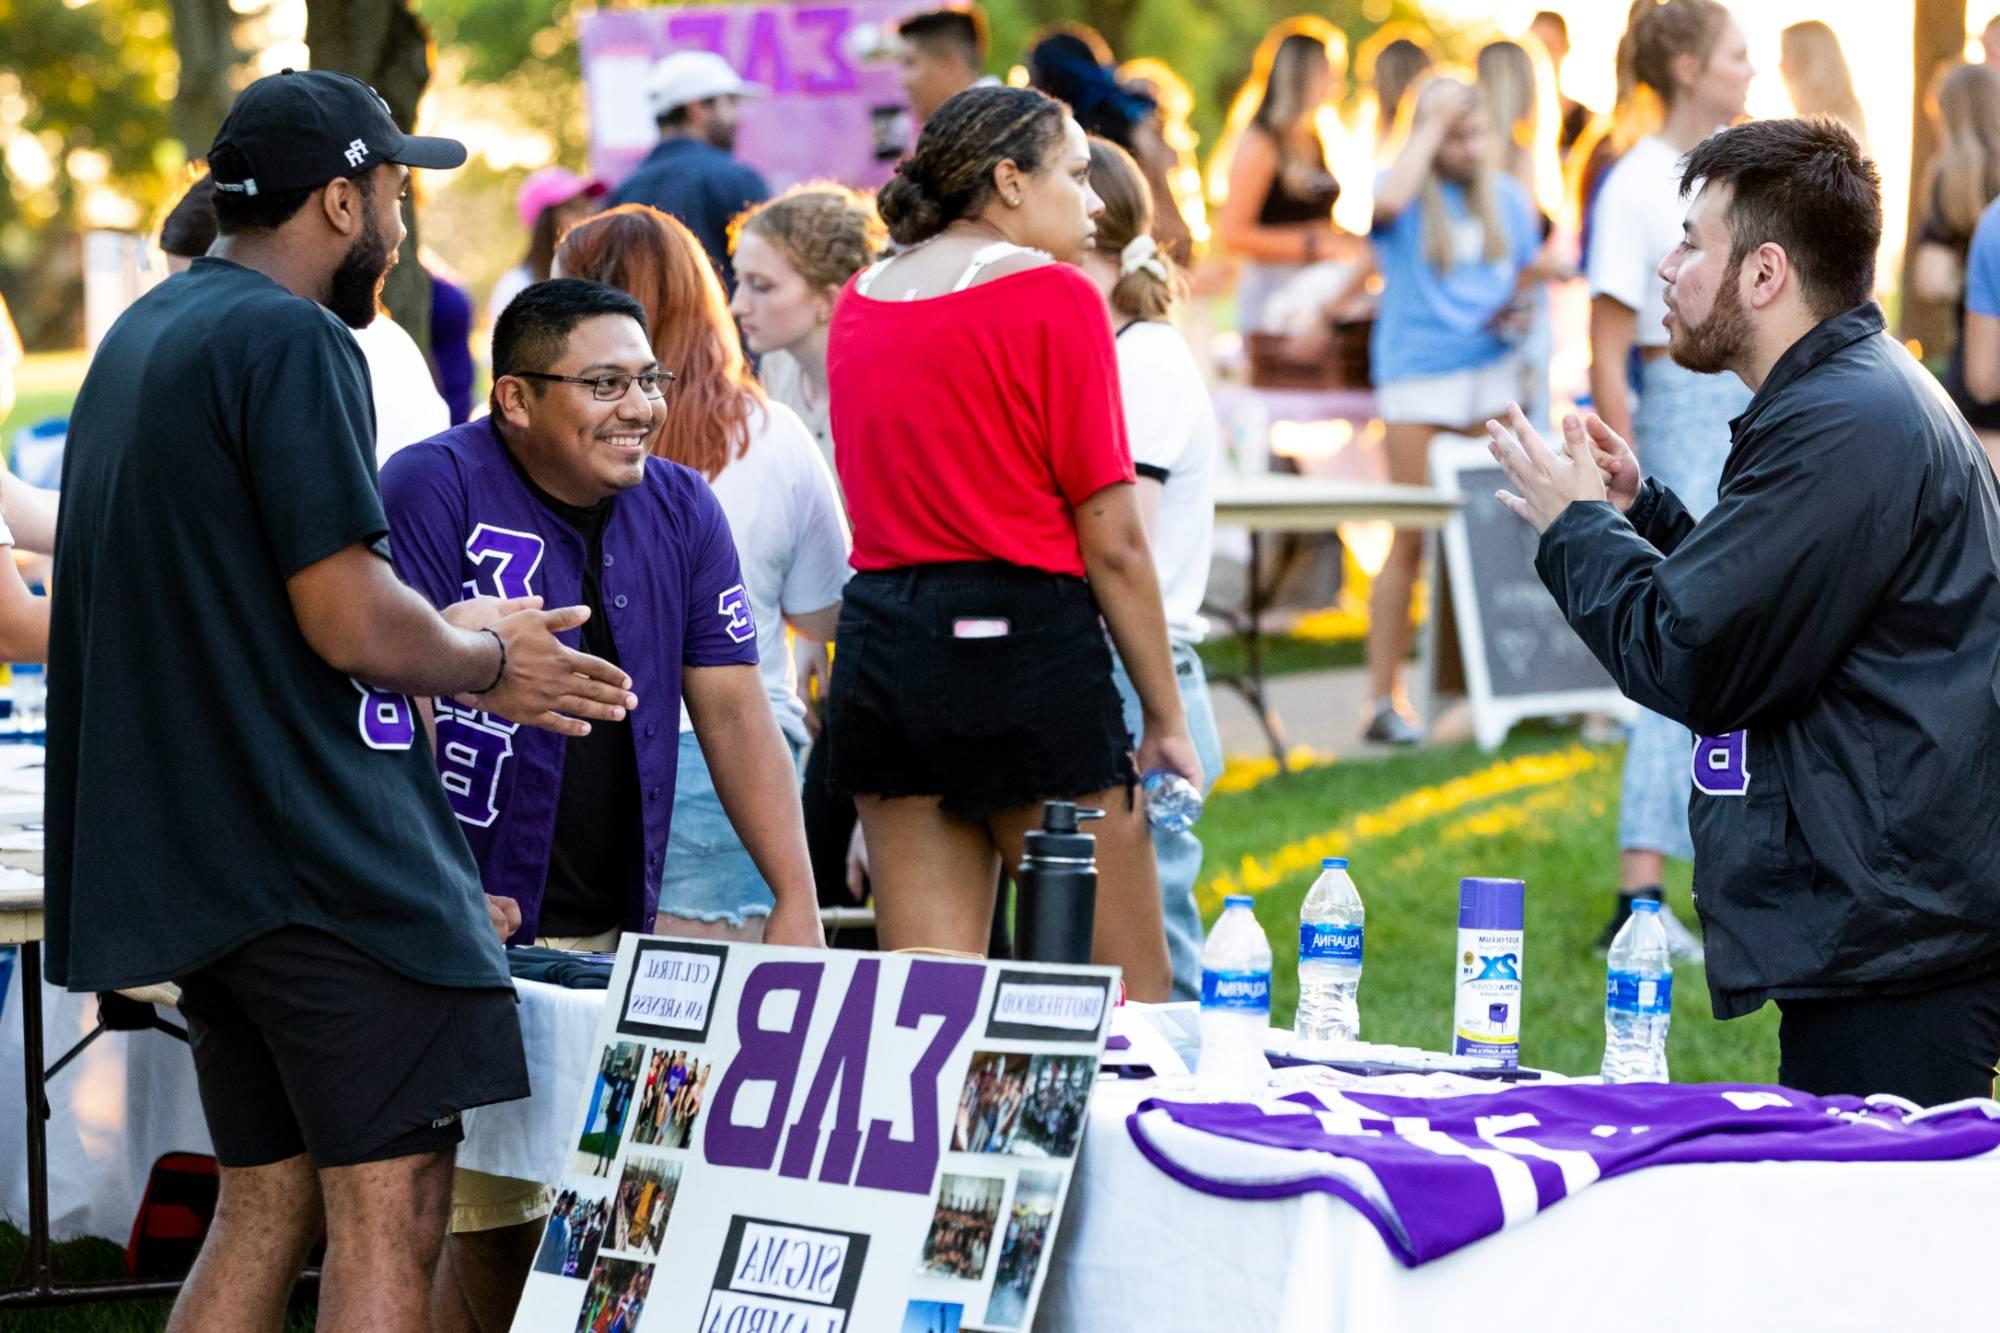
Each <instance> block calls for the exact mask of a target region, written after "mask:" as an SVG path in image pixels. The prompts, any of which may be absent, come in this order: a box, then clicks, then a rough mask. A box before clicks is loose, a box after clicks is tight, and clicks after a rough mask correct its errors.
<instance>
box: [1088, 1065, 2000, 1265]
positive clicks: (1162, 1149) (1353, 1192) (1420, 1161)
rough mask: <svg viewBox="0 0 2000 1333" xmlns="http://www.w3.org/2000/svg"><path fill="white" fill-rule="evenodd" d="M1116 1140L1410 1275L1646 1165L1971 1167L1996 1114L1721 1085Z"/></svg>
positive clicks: (1167, 1109)
mask: <svg viewBox="0 0 2000 1333" xmlns="http://www.w3.org/2000/svg"><path fill="white" fill-rule="evenodd" d="M1126 1127H1127V1128H1128V1129H1129V1130H1130V1132H1131V1134H1132V1140H1133V1142H1134V1143H1135V1144H1137V1145H1138V1148H1139V1151H1140V1153H1141V1154H1143V1155H1144V1156H1145V1157H1146V1159H1147V1160H1148V1161H1150V1162H1152V1163H1153V1164H1154V1165H1155V1166H1157V1167H1159V1168H1160V1169H1161V1170H1162V1171H1165V1172H1166V1173H1167V1174H1168V1175H1171V1176H1173V1177H1174V1178H1175V1179H1176V1180H1179V1181H1181V1182H1182V1183H1183V1184H1186V1185H1188V1186H1191V1187H1192V1188H1194V1189H1198V1190H1202V1191H1204V1192H1205V1193H1209V1194H1218V1195H1222V1196H1224V1197H1227V1198H1237V1199H1281V1198H1290V1197H1292V1196H1294V1195H1298V1194H1304V1193H1306V1192H1308V1191H1311V1190H1320V1191H1324V1192H1325V1193H1328V1194H1333V1195H1337V1196H1339V1197H1340V1198H1342V1199H1345V1200H1347V1201H1348V1202H1349V1203H1351V1204H1353V1205H1354V1206H1355V1207H1356V1208H1358V1209H1360V1210H1361V1212H1362V1215H1363V1216H1365V1217H1367V1219H1368V1220H1369V1221H1370V1222H1371V1223H1373V1224H1374V1226H1375V1229H1376V1230H1377V1231H1378V1232H1380V1233H1381V1236H1382V1239H1383V1241H1384V1242H1385V1243H1386V1244H1387V1245H1388V1246H1389V1248H1390V1250H1391V1251H1393V1252H1394V1253H1395V1255H1396V1257H1397V1258H1398V1259H1400V1260H1401V1261H1402V1262H1403V1263H1404V1264H1406V1265H1409V1266H1412V1267H1414V1266H1415V1265H1417V1264H1420V1263H1424V1262H1426V1261H1428V1260H1431V1259H1435V1258H1437V1257H1438V1256H1439V1255H1442V1254H1449V1253H1450V1252H1451V1251H1453V1250H1455V1249H1458V1248H1459V1247H1460V1246H1463V1245H1469V1244H1471V1243H1472V1242H1473V1241H1475V1240H1479V1239H1480V1238H1482V1237H1485V1236H1490V1235H1492V1234H1494V1233H1495V1232H1497V1231H1499V1230H1500V1229H1501V1228H1503V1227H1507V1226H1512V1225H1514V1224H1516V1223H1518V1222H1522V1221H1525V1220H1526V1219H1528V1218H1530V1217H1533V1216H1534V1215H1535V1214H1536V1213H1538V1212H1540V1211H1541V1210H1542V1209H1544V1208H1549V1207H1551V1206H1553V1205H1554V1204H1556V1203H1558V1202H1559V1201H1561V1200H1563V1199H1565V1198H1568V1197H1569V1196H1570V1195H1572V1194H1575V1193H1576V1192H1577V1191H1578V1190H1581V1189H1583V1188H1585V1187H1586V1186H1588V1185H1590V1184H1592V1183H1594V1182H1596V1181H1598V1180H1604V1179H1607V1178H1609V1177H1611V1176H1617V1175H1623V1174H1625V1173H1626V1172H1628V1171H1637V1170H1639V1169H1640V1168H1642V1167H1648V1166H1676V1165H1685V1164H1688V1163H1695V1162H1767V1161H1768V1162H1787V1161H1789V1162H1847V1161H1852V1162H1894V1161H1944V1160H1950V1159H1955V1158H1961V1157H1976V1156H1979V1155H1981V1154H1983V1153H1989V1152H1993V1151H1995V1150H1996V1149H2000V1103H1996V1102H1993V1101H1987V1100H1976V1101H1964V1102H1953V1103H1950V1104H1949V1105H1946V1106H1940V1107H1934V1108H1932V1109H1931V1110H1928V1111H1924V1110H1919V1109H1918V1108H1917V1107H1915V1106H1912V1105H1911V1104H1910V1103H1908V1102H1905V1101H1903V1100H1901V1099H1900V1098H1895V1097H1886V1096H1883V1097H1870V1098H1867V1099H1865V1100H1864V1099H1862V1098H1859V1097H1813V1096H1810V1095H1808V1094H1806V1093H1803V1092H1795V1091H1793V1090H1792V1089H1790V1088H1780V1087H1765V1086H1758V1085H1755V1084H1730V1083H1700V1084H1687V1085H1675V1084H1666V1083H1640V1084H1625V1085H1622V1086H1614V1087H1598V1086H1594V1085H1584V1084H1578V1085H1574V1086H1553V1087H1544V1088H1533V1087H1523V1088H1514V1089H1510V1090H1509V1091H1506V1092H1497V1093H1492V1094H1478V1093H1474V1094H1470V1095H1467V1096H1461V1097H1396V1096H1385V1095H1376V1094H1371V1093H1361V1092H1350V1093H1346V1094H1342V1093H1336V1092H1330V1091H1310V1092H1299V1093H1294V1094H1292V1095H1290V1096H1288V1097H1286V1098H1284V1099H1282V1100H1280V1101H1274V1102H1266V1103H1264V1104H1262V1105H1249V1104H1246V1103H1240V1102H1220V1103H1218V1102H1206V1103H1193V1102H1174V1101H1167V1100H1164V1099H1161V1098H1150V1099H1148V1100H1146V1101H1144V1102H1141V1103H1140V1104H1139V1107H1138V1109H1137V1110H1135V1111H1134V1112H1133V1113H1132V1114H1131V1116H1129V1117H1128V1118H1127V1120H1126Z"/></svg>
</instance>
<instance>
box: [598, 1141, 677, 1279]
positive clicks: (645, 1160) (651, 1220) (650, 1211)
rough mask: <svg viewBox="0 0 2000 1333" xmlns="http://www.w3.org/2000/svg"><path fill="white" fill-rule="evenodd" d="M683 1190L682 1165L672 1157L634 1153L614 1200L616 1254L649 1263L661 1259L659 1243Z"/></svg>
mask: <svg viewBox="0 0 2000 1333" xmlns="http://www.w3.org/2000/svg"><path fill="white" fill-rule="evenodd" d="M680 1189H681V1164H680V1162H679V1161H678V1160H676V1159H674V1158H671V1157H656V1156H652V1155H649V1154H646V1153H638V1152H635V1153H632V1154H631V1155H630V1156H628V1157H626V1159H625V1170H624V1172H623V1174H621V1175H620V1176H619V1177H618V1192H617V1193H615V1194H613V1195H612V1196H611V1238H610V1240H609V1241H608V1242H607V1244H609V1245H610V1247H611V1248H612V1249H614V1250H623V1251H625V1252H626V1253H628V1254H637V1255H640V1256H643V1257H644V1258H647V1259H657V1258H659V1257H660V1240H661V1239H662V1238H663V1237H664V1236H665V1235H666V1234H667V1218H668V1216H669V1215H671V1214H672V1212H673V1210H674V1200H675V1198H676V1197H678V1196H679V1194H680Z"/></svg>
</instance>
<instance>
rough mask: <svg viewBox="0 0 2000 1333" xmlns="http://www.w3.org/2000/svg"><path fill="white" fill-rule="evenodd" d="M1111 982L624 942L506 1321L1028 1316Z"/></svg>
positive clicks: (1046, 971) (632, 1326) (1070, 1163)
mask: <svg viewBox="0 0 2000 1333" xmlns="http://www.w3.org/2000/svg"><path fill="white" fill-rule="evenodd" d="M1116 975H1117V973H1116V970H1115V969H1111V968H1090V967H1045V966H1040V965H1037V964H1032V963H1008V964H1005V965H990V964H987V963H983V962H978V961H964V960H958V959H943V958H924V957H910V956H907V955H898V954H890V955H878V954H862V953H852V952H847V951H833V950H805V949H779V948H766V947H763V946H757V945H739V944H722V943H716V942H711V941H697V940H683V939H673V938H666V937H658V936H628V937H627V938H626V939H625V941H624V943H623V945H622V947H621V948H620V950H619V957H618V969H617V971H616V972H615V973H614V974H613V976H612V979H611V986H610V989H609V991H608V992H607V997H608V1001H607V1004H606V1006H605V1013H604V1017H603V1019H602V1021H601V1022H600V1023H599V1026H598V1037H597V1042H598V1046H597V1050H596V1052H595V1055H594V1061H593V1063H594V1065H595V1070H596V1077H595V1078H594V1080H593V1082H592V1087H591V1090H590V1095H589V1097H588V1099H587V1100H586V1101H585V1103H584V1105H583V1106H581V1107H580V1108H579V1111H580V1115H581V1119H580V1123H579V1124H578V1127H577V1130H576V1133H575V1135H574V1137H573V1139H571V1140H570V1144H571V1145H573V1149H574V1150H573V1153H572V1155H571V1157H570V1165H569V1170H568V1171H567V1173H566V1174H565V1175H564V1177H563V1182H562V1186H561V1189H560V1191H559V1193H558V1197H557V1202H556V1208H555V1212H554V1214H553V1215H552V1216H551V1217H550V1219H549V1221H548V1223H547V1225H546V1227H545V1230H544V1233H543V1238H542V1243H541V1245H540V1247H539V1249H538V1253H537V1258H536V1261H535V1265H534V1271H533V1272H532V1274H531V1275H530V1277H529V1279H528V1285H527V1288H526V1290H525V1292H524V1293H523V1295H522V1299H521V1306H520V1312H519V1314H518V1315H517V1316H516V1317H515V1321H514V1328H515V1329H516V1330H524V1331H525V1330H530V1329H532V1330H547V1329H572V1328H574V1329H577V1330H579V1331H580V1333H581V1331H582V1330H595V1329H603V1328H612V1327H618V1328H623V1329H627V1330H631V1331H632V1333H682V1331H685V1333H697V1331H699V1333H778V1331H779V1330H792V1331H793V1333H847V1331H848V1330H862V1331H865V1333H875V1331H876V1330H892V1331H893V1330H897V1329H918V1330H924V1331H925V1333H936V1331H937V1330H959V1329H967V1330H970V1329H991V1330H999V1331H1001V1333H1012V1331H1013V1330H1020V1329H1026V1328H1028V1327H1029V1326H1030V1325H1031V1323H1032V1320H1033V1317H1034V1310H1035V1305H1036V1303H1037V1301H1038V1300H1039V1299H1040V1295H1041V1287H1042V1282H1043V1278H1044V1275H1045V1273H1046V1271H1047V1262H1046V1259H1047V1256H1048V1254H1049V1252H1050V1250H1051V1248H1052V1247H1053V1244H1054V1241H1055V1231H1056V1225H1057V1221H1058V1219H1059V1218H1060V1217H1061V1213H1062V1201H1063V1197H1064V1195H1065V1194H1066V1193H1067V1191H1068V1188H1069V1182H1070V1177H1071V1175H1072V1172H1073V1170H1074V1167H1075V1164H1076V1159H1077V1153H1078V1151H1079V1148H1080V1145H1081V1141H1082V1134H1083V1125H1084V1121H1085V1118H1086V1113H1087V1110H1088V1104H1089V1098H1090V1092H1091V1088H1092V1086H1093V1085H1094V1084H1095V1082H1096V1078H1097V1069H1098V1064H1099V1062H1100V1060H1101V1058H1102V1056H1103V1052H1104V1042H1105V1037H1106V1034H1107V1032H1108V1029H1109V1024H1110V1017H1111V1008H1112V1005H1113V1003H1114V999H1113V996H1114V994H1115V991H1114V989H1113V986H1112V982H1113V980H1114V979H1115V977H1116ZM669 1256H670V1257H669ZM711 1275H712V1276H711Z"/></svg>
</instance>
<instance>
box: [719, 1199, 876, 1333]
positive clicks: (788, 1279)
mask: <svg viewBox="0 0 2000 1333" xmlns="http://www.w3.org/2000/svg"><path fill="white" fill-rule="evenodd" d="M867 1256H868V1237H867V1236H865V1235H862V1234H860V1233H858V1232H852V1231H829V1230H827V1229H825V1228H823V1227H804V1226H797V1225H795V1224H793V1223H790V1222H779V1221H774V1220H772V1219H769V1218H761V1217H741V1216H738V1217H732V1218H730V1219H729V1236H728V1239H727V1240H726V1241H725V1242H724V1244H723V1247H722V1260H721V1262H720V1263H719V1264H717V1265H716V1270H715V1286H714V1288H713V1289H712V1290H711V1291H710V1292H709V1294H708V1309H707V1311H706V1312H705V1313H704V1314H703V1316H702V1320H701V1325H700V1327H701V1328H703V1329H743V1330H746V1333H747V1330H750V1329H786V1330H791V1331H792V1333H843V1330H845V1329H846V1327H847V1316H848V1314H849V1313H850V1312H851V1311H852V1310H853V1309H854V1294H855V1292H856V1291H857V1290H858V1289H859V1288H860V1285H861V1268H862V1264H863V1263H864V1261H865V1260H866V1259H867Z"/></svg>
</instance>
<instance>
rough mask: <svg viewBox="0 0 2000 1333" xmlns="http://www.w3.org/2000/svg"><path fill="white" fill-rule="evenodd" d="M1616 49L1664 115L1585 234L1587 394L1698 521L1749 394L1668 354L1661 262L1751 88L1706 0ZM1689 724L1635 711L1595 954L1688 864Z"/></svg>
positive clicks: (1673, 12)
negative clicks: (1689, 185) (1689, 181)
mask: <svg viewBox="0 0 2000 1333" xmlns="http://www.w3.org/2000/svg"><path fill="white" fill-rule="evenodd" d="M1632 12H1633V21H1632V27H1631V29H1630V30H1629V31H1628V32H1627V33H1626V42H1625V46H1624V48H1623V49H1624V50H1625V52H1626V54H1627V57H1628V58H1629V59H1630V61H1631V63H1632V71H1633V77H1634V80H1635V82H1636V83H1637V84H1638V85H1639V86H1642V87H1644V88H1647V89H1650V90H1651V92H1652V94H1653V95H1654V96H1655V97H1656V98H1657V99H1658V101H1659V102H1660V104H1661V105H1662V106H1663V107H1664V108H1665V114H1666V119H1665V121H1664V123H1663V124H1662V125H1661V128H1660V131H1659V133H1658V134H1652V135H1648V136H1646V137H1645V138H1643V139H1641V140H1639V141H1638V142H1637V143H1635V144H1633V145H1632V147H1631V148H1630V149H1628V150H1627V151H1626V153H1625V155H1624V156H1623V157H1621V158H1619V159H1618V164H1617V165H1616V166H1614V167H1612V168H1611V171H1610V172H1609V173H1608V174H1607V175H1606V176H1605V178H1604V184H1603V186H1602V188H1601V189H1600V190H1599V192H1598V197H1597V202H1596V205H1595V211H1594V217H1593V221H1592V225H1591V241H1590V248H1589V253H1588V260H1587V263H1586V266H1585V272H1586V274H1587V276H1588V277H1589V279H1590V294H1591V308H1590V393H1591V399H1592V405H1593V408H1594V410H1595V411H1596V412H1597V414H1598V415H1599V416H1601V417H1603V418H1604V424H1605V425H1606V426H1608V427H1610V429H1611V431H1612V432H1613V433H1614V434H1616V435H1617V436H1618V437H1619V438H1621V439H1625V440H1630V441H1631V442H1632V447H1633V448H1634V449H1635V450H1637V451H1638V452H1639V453H1640V454H1641V456H1643V457H1644V458H1645V460H1646V464H1645V466H1646V470H1647V472H1648V473H1650V474H1651V475H1653V476H1656V477H1658V478H1660V480H1661V483H1662V484H1663V485H1665V486H1667V487H1668V488H1669V489H1671V490H1672V491H1673V492H1674V494H1676V495H1678V496H1680V497H1681V500H1682V502H1683V503H1684V504H1686V505H1687V507H1688V512H1689V513H1691V514H1693V515H1694V516H1695V517H1697V518H1699V517H1700V516H1701V515H1703V514H1705V513H1707V512H1708V510H1709V508H1710V507H1711V506H1712V505H1714V503H1715V497H1716V489H1717V487H1718V485H1719V484H1720V480H1721V476H1722V464H1723V460H1724V459H1725V458H1727V457H1728V456H1729V447H1730V446H1729V440H1730V421H1731V419H1732V418H1734V417H1735V416H1736V415H1737V414H1738V413H1740V412H1742V410H1743V409H1744V407H1745V406H1746V405H1747V404H1748V403H1749V401H1750V392H1749V390H1747V389H1746V388H1744V387H1743V385H1742V384H1741V383H1739V382H1738V381H1737V380H1736V379H1734V378H1733V377H1731V376H1727V375H1701V374H1697V373H1695V372H1694V371H1691V370H1689V369H1687V368H1686V367H1685V366H1683V365H1681V364H1680V363H1679V362H1677V361H1675V360H1674V359H1673V358H1672V357H1671V356H1670V355H1669V354H1668V350H1667V344H1668V333H1667V326H1666V323H1665V317H1666V315H1667V312H1668V307H1667V304H1666V281H1665V279H1663V278H1662V277H1661V276H1660V260H1661V258H1662V256H1664V255H1666V254H1667V253H1668V252H1669V251H1671V250H1673V249H1675V248H1676V247H1678V246H1679V245H1680V243H1681V219H1682V217H1683V216H1685V213H1686V209H1685V206H1684V205H1683V203H1682V202H1681V178H1680V162H1681V159H1682V158H1683V157H1684V156H1685V155H1686V154H1687V153H1688V152H1689V151H1690V150H1691V149H1693V148H1694V146H1695V145H1696V144H1699V143H1701V142H1702V141H1703V140H1704V139H1706V138H1708V137H1709V136H1710V135H1711V134H1714V133H1715V131H1716V130H1718V129H1720V128H1722V127H1723V126H1725V125H1728V124H1729V123H1730V122H1731V121H1734V120H1737V119H1740V118H1741V117H1742V115H1743V107H1744V101H1745V99H1746V98H1747V97H1748V96H1749V93H1750V80H1751V78H1752V77H1753V76H1754V75H1755V73H1756V71H1755V70H1754V69H1753V68H1752V67H1751V64H1750V54H1749V46H1748V44H1747V43H1746V42H1745V41H1744V37H1743V31H1742V29H1741V28H1739V27H1737V25H1736V20H1735V19H1733V18H1732V17H1730V14H1729V11H1728V10H1727V9H1725V8H1723V6H1722V5H1720V4H1718V3H1716V0H1666V3H1664V4H1660V5H1654V6H1648V5H1645V4H1641V5H1638V6H1635V7H1634V9H1633V11H1632ZM1634 347H1637V348H1638V349H1639V358H1640V366H1639V406H1638V410H1637V412H1636V413H1635V412H1634V411H1632V409H1631V408H1630V407H1629V406H1628V404H1629V401H1630V398H1629V394H1628V391H1627V383H1626V376H1627V374H1628V367H1629V363H1630V360H1631V356H1632V349H1633V348H1634ZM1693 743H1694V742H1693V737H1692V736H1690V735H1689V734H1688V731H1687V728H1685V727H1683V726H1681V725H1680V724H1679V723H1677V722H1673V721H1670V720H1669V719H1667V718H1664V717H1661V716H1660V715H1658V714H1657V713H1651V712H1643V713H1641V714H1640V715H1639V718H1638V720H1637V721H1636V722H1635V723H1634V724H1633V727H1632V741H1631V744H1630V746H1629V747H1628V748H1627V750H1626V752H1625V773H1624V795H1623V797H1622V799H1621V802H1620V807H1619V812H1618V847H1619V870H1618V900H1617V904H1616V907H1615V909H1614V911H1613V913H1612V917H1611V920H1610V921H1608V922H1606V923H1605V927H1604V932H1603V935H1602V937H1601V941H1600V947H1601V948H1607V949H1608V948H1609V947H1610V946H1611V940H1612V938H1613V937H1614V936H1615V935H1616V934H1617V933H1618V928H1619V927H1620V926H1621V925H1623V924H1624V922H1625V918H1626V917H1627V916H1629V915H1631V912H1632V900H1633V899H1634V898H1635V897H1647V898H1659V897H1660V896H1661V892H1662V890H1661V869H1662V866H1663V864H1664V861H1665V858H1667V857H1669V856H1672V857H1676V858H1678V859H1680V860H1692V859H1693V857H1694V844H1693V842H1692V841H1691V840H1690V837H1689V834H1688V790H1689V787H1690V785H1691V784H1692V782H1693V776H1692V772H1691V770H1690V767H1689V759H1688V756H1689V753H1690V748H1691V746H1692V745H1693ZM1660 921H1661V924H1662V925H1664V926H1665V927H1666V930H1667V942H1668V944H1669V945H1670V946H1671V947H1672V949H1673V952H1674V956H1675V957H1676V958H1681V959H1686V960H1689V961H1698V960H1699V959H1700V958H1701V956H1702V952H1701V941H1699V940H1698V939H1696V938H1695V937H1694V936H1693V935H1692V934H1691V933H1690V932H1689V931H1688V930H1687V928H1686V927H1685V926H1684V925H1682V924H1681V922H1680V919H1679V918H1678V917H1676V916H1675V915H1674V914H1673V912H1672V911H1670V910H1668V909H1666V908H1664V907H1663V908H1662V909H1661V912H1660Z"/></svg>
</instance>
